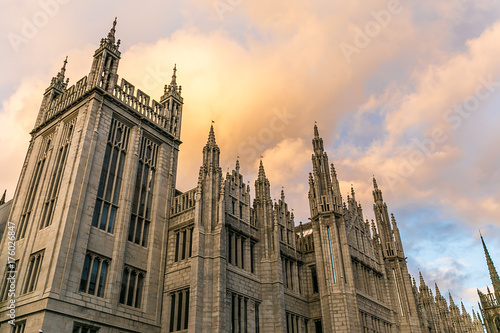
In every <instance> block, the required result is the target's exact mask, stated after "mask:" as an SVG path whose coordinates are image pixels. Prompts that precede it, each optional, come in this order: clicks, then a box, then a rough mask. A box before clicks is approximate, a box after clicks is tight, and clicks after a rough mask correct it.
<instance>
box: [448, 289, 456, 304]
mask: <svg viewBox="0 0 500 333" xmlns="http://www.w3.org/2000/svg"><path fill="white" fill-rule="evenodd" d="M448 298H449V299H450V308H451V307H452V306H456V305H455V302H454V301H453V297H451V292H448Z"/></svg>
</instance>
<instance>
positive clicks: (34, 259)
mask: <svg viewBox="0 0 500 333" xmlns="http://www.w3.org/2000/svg"><path fill="white" fill-rule="evenodd" d="M44 251H45V250H42V251H39V252H37V253H34V254H32V255H31V256H30V260H29V263H28V272H27V274H26V280H25V281H24V288H23V294H25V293H29V292H32V291H33V290H35V289H36V284H37V282H38V276H39V275H40V269H41V267H42V261H43V254H44Z"/></svg>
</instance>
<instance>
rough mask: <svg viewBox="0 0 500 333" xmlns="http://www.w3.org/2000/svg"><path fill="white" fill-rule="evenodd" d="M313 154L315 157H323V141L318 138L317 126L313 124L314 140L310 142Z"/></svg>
mask: <svg viewBox="0 0 500 333" xmlns="http://www.w3.org/2000/svg"><path fill="white" fill-rule="evenodd" d="M312 142H313V148H314V152H315V153H316V154H317V155H323V151H324V148H323V139H322V138H321V137H320V136H319V131H318V125H316V124H314V138H313V140H312Z"/></svg>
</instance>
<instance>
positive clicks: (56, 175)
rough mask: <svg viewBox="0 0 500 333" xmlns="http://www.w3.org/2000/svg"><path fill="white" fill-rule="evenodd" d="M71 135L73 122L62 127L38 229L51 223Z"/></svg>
mask: <svg viewBox="0 0 500 333" xmlns="http://www.w3.org/2000/svg"><path fill="white" fill-rule="evenodd" d="M72 136H73V124H72V123H70V124H66V126H65V127H64V133H63V139H62V142H61V145H60V147H59V150H58V151H57V156H56V165H55V166H54V170H53V172H52V175H51V176H50V182H49V191H48V192H47V198H46V200H45V203H44V205H43V210H42V215H41V216H42V219H41V221H40V229H43V228H45V227H48V226H49V225H50V224H51V223H52V216H53V214H54V207H55V205H56V202H57V194H58V192H59V186H60V184H61V179H62V174H63V170H64V167H65V166H66V159H67V157H68V150H69V145H70V143H71V137H72Z"/></svg>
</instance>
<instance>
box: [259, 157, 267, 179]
mask: <svg viewBox="0 0 500 333" xmlns="http://www.w3.org/2000/svg"><path fill="white" fill-rule="evenodd" d="M258 178H259V179H265V178H266V172H265V171H264V164H262V160H260V165H259V176H258Z"/></svg>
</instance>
